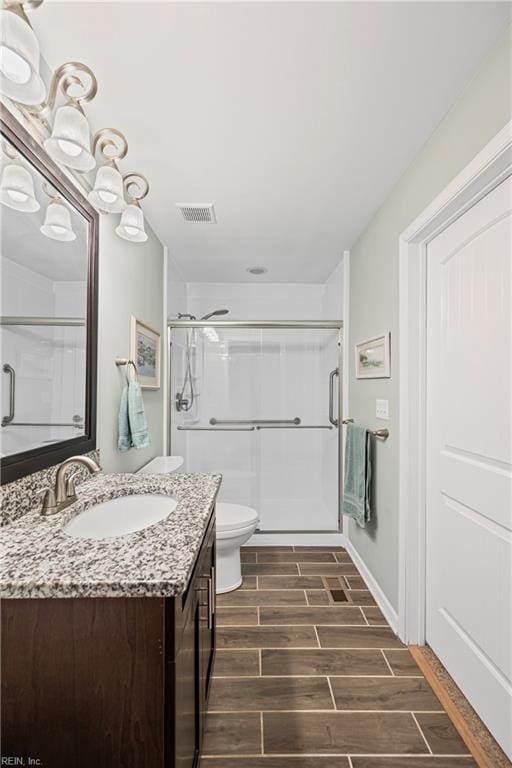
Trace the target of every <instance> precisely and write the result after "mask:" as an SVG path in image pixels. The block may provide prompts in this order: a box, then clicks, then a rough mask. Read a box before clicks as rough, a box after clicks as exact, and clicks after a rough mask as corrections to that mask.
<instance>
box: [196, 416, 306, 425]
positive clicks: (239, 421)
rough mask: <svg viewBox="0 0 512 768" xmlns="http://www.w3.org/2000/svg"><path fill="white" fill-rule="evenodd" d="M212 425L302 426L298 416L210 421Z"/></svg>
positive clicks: (212, 419)
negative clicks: (291, 417)
mask: <svg viewBox="0 0 512 768" xmlns="http://www.w3.org/2000/svg"><path fill="white" fill-rule="evenodd" d="M210 424H212V425H213V424H255V425H258V424H283V425H286V424H295V425H298V424H300V419H299V417H298V416H296V417H295V418H294V419H226V420H220V419H214V418H211V419H210Z"/></svg>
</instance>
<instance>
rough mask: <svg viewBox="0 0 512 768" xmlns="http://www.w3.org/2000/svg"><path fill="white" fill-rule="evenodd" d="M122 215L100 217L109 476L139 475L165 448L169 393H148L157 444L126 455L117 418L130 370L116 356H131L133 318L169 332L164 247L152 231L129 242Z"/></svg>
mask: <svg viewBox="0 0 512 768" xmlns="http://www.w3.org/2000/svg"><path fill="white" fill-rule="evenodd" d="M118 218H119V217H118V216H100V249H99V343H98V447H99V449H100V452H101V453H100V455H101V465H102V467H103V469H104V470H105V471H107V472H133V471H134V470H136V469H138V468H139V467H141V466H142V465H143V464H146V463H147V462H148V461H149V460H150V459H151V458H153V456H157V455H160V454H161V453H162V449H163V417H162V414H163V395H164V387H163V386H162V387H160V389H159V390H147V389H145V390H143V396H144V405H145V409H146V416H147V420H148V425H149V430H150V438H151V445H150V446H149V447H148V448H142V449H140V450H134V449H133V448H132V449H131V450H130V451H128V452H126V453H120V452H119V451H118V450H117V414H118V410H119V398H120V395H121V390H122V386H123V383H124V369H122V368H119V369H118V368H117V367H116V366H115V365H114V358H115V357H117V356H119V357H128V355H129V353H130V315H135V317H137V318H138V319H139V320H142V321H143V322H145V323H147V325H150V326H151V327H152V328H154V329H155V330H158V331H159V332H160V334H161V335H162V341H163V338H164V330H163V285H164V254H163V247H162V244H161V243H160V241H159V240H158V238H157V237H156V235H155V234H154V233H153V232H152V230H151V228H150V227H149V226H148V225H147V224H146V231H147V233H148V235H149V237H148V240H147V241H146V242H145V243H129V242H127V241H126V240H122V239H121V238H120V237H118V236H117V235H116V233H115V227H116V226H117V224H118Z"/></svg>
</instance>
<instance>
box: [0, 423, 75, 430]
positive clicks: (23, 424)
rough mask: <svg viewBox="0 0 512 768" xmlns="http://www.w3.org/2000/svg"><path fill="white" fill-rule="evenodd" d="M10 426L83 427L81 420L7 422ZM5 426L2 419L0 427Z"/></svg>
mask: <svg viewBox="0 0 512 768" xmlns="http://www.w3.org/2000/svg"><path fill="white" fill-rule="evenodd" d="M8 424H9V426H10V427H74V428H75V429H83V428H84V424H83V422H78V421H77V422H65V421H63V422H52V421H10V422H8ZM5 426H7V425H6V424H4V423H3V421H2V427H5Z"/></svg>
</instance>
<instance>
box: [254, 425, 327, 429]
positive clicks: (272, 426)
mask: <svg viewBox="0 0 512 768" xmlns="http://www.w3.org/2000/svg"><path fill="white" fill-rule="evenodd" d="M256 429H334V427H331V425H330V424H296V425H291V424H290V425H289V424H274V425H271V424H268V425H265V424H262V425H261V426H259V427H256Z"/></svg>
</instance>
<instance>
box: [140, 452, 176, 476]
mask: <svg viewBox="0 0 512 768" xmlns="http://www.w3.org/2000/svg"><path fill="white" fill-rule="evenodd" d="M182 464H183V456H155V458H154V459H151V461H150V462H148V463H147V464H145V465H144V466H143V467H141V468H140V469H138V470H137V474H138V473H139V472H142V473H150V474H155V475H166V474H168V473H169V472H176V470H177V469H179V468H180V467H181V465H182Z"/></svg>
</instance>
